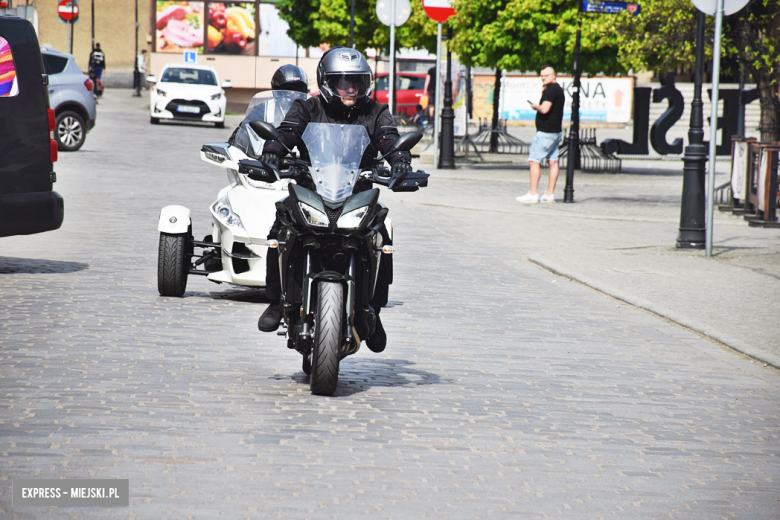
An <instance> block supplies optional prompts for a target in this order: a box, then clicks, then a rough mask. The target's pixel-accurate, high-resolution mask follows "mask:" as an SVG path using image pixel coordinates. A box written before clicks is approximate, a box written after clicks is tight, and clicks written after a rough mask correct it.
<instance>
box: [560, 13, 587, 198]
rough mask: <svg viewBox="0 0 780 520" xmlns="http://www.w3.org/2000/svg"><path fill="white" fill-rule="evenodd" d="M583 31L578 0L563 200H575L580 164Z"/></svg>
mask: <svg viewBox="0 0 780 520" xmlns="http://www.w3.org/2000/svg"><path fill="white" fill-rule="evenodd" d="M581 33H582V0H578V1H577V40H576V41H575V43H574V87H572V90H573V91H574V92H573V95H572V99H571V128H570V129H569V151H568V156H567V158H566V187H564V188H563V202H574V167H575V166H579V164H580V34H581Z"/></svg>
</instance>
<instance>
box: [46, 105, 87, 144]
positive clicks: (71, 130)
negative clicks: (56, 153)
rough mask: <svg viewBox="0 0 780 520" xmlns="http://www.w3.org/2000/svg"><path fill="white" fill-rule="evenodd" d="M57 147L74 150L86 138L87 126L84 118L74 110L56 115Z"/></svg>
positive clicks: (55, 134)
mask: <svg viewBox="0 0 780 520" xmlns="http://www.w3.org/2000/svg"><path fill="white" fill-rule="evenodd" d="M56 129H57V131H56V132H55V133H54V136H55V137H56V139H57V149H58V150H60V151H64V152H75V151H76V150H78V149H79V148H81V146H82V145H83V144H84V141H85V140H86V139H87V127H86V125H84V119H82V117H81V116H80V115H78V114H77V113H76V112H71V111H65V112H63V113H61V114H60V115H58V116H57V126H56Z"/></svg>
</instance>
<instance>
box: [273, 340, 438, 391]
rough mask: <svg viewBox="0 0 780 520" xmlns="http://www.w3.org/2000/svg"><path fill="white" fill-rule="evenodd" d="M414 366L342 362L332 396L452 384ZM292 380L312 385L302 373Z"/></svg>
mask: <svg viewBox="0 0 780 520" xmlns="http://www.w3.org/2000/svg"><path fill="white" fill-rule="evenodd" d="M362 348H364V347H361V349H362ZM414 364H415V363H412V362H411V361H406V360H403V359H376V360H368V359H355V360H354V361H351V360H350V359H349V358H346V359H342V360H341V363H339V386H338V388H337V389H336V392H335V393H334V394H333V396H332V397H349V396H351V395H355V394H358V393H360V392H365V391H366V390H368V389H370V388H373V387H380V388H382V387H384V388H390V387H398V386H423V385H438V384H451V383H452V382H453V381H452V380H451V379H446V378H442V377H440V376H439V375H438V374H434V373H432V372H427V371H425V370H419V369H416V368H412V365H414ZM275 378H278V376H275ZM290 379H291V380H292V381H295V382H297V383H300V384H302V385H306V386H307V387H308V386H309V376H307V375H306V374H304V373H303V372H296V373H295V374H293V375H291V376H290Z"/></svg>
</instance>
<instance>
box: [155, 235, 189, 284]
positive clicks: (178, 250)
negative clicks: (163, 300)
mask: <svg viewBox="0 0 780 520" xmlns="http://www.w3.org/2000/svg"><path fill="white" fill-rule="evenodd" d="M188 263H189V262H188V258H187V235H186V234H185V233H175V234H169V233H160V246H159V252H158V258H157V290H158V291H159V293H160V295H161V296H183V295H184V291H185V290H186V289H187V275H188V274H189V273H188V271H189V269H188V265H187V264H188Z"/></svg>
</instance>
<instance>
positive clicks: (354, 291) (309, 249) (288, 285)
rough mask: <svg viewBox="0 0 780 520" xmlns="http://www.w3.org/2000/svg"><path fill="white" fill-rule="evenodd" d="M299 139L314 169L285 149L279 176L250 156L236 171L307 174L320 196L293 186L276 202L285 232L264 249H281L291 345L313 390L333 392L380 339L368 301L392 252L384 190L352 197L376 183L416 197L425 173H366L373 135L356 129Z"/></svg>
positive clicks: (262, 126) (265, 130)
mask: <svg viewBox="0 0 780 520" xmlns="http://www.w3.org/2000/svg"><path fill="white" fill-rule="evenodd" d="M250 125H251V126H252V129H253V130H254V131H255V132H256V133H257V135H258V136H260V137H262V138H263V139H266V140H278V137H279V133H278V131H277V130H276V128H274V127H273V126H272V125H269V124H267V123H264V122H260V121H253V122H252V123H250ZM421 138H422V134H421V133H419V132H410V133H408V134H404V135H403V136H401V137H400V138H399V139H398V141H397V142H396V143H395V146H394V150H393V151H408V150H411V149H412V147H413V146H414V145H415V144H417V142H418V141H419V140H420V139H421ZM303 141H304V144H305V145H306V149H307V150H308V152H309V157H310V162H305V161H302V160H301V159H298V158H296V156H295V155H294V154H293V153H292V152H291V151H290V150H288V152H290V158H285V159H283V161H282V163H281V167H280V168H279V169H277V168H275V167H274V166H272V165H269V164H266V163H264V162H262V161H254V160H251V159H244V160H241V161H239V171H240V172H242V173H246V174H247V175H249V177H250V178H253V179H256V180H260V181H264V182H275V181H277V180H279V179H281V178H294V179H295V178H298V179H300V178H302V177H303V176H305V175H310V177H311V181H312V185H313V187H314V189H307V188H304V187H303V186H301V185H300V184H293V183H290V185H289V196H287V197H286V198H284V199H283V200H281V201H279V202H277V203H276V210H277V215H278V218H279V220H280V221H281V223H282V228H281V230H280V231H279V234H278V240H269V241H268V245H269V247H277V248H278V252H279V270H280V275H281V282H282V293H283V301H282V304H283V310H284V323H285V326H286V336H287V346H288V347H289V348H291V349H295V350H297V351H298V352H299V353H301V354H302V355H303V371H304V372H305V373H306V374H308V375H309V376H310V385H311V391H312V393H313V394H316V395H331V394H333V392H335V391H336V386H337V385H338V375H339V361H340V360H341V359H343V358H345V357H346V356H349V355H351V354H354V353H355V352H357V351H358V349H359V348H360V344H361V341H362V340H363V339H365V338H368V337H370V336H371V334H373V332H374V326H375V324H376V314H375V310H374V309H373V308H372V307H371V306H370V305H369V302H370V301H371V298H372V297H373V295H374V289H375V284H376V280H377V274H378V272H379V266H380V263H381V262H382V255H383V254H392V253H393V248H392V246H390V245H389V244H386V243H385V241H384V239H383V237H382V232H381V230H382V227H383V224H384V221H385V218H386V217H387V212H388V210H387V208H386V207H384V206H383V205H382V204H380V203H379V190H378V189H377V188H371V189H368V190H366V191H361V192H358V193H354V194H353V190H354V188H355V184H356V183H357V182H358V181H370V182H372V183H374V184H380V185H383V186H387V187H388V188H389V189H391V190H393V191H417V190H418V189H420V188H423V187H425V186H427V185H428V174H427V173H425V172H422V171H411V172H405V173H402V174H398V175H391V173H390V171H389V170H388V169H387V168H385V167H383V166H382V160H383V158H377V159H376V160H375V161H374V165H373V168H372V169H371V171H362V172H361V170H360V168H359V165H360V160H361V158H362V157H363V153H364V152H365V150H366V147H367V146H368V144H369V137H368V134H367V133H366V130H365V128H364V127H363V126H360V125H339V124H324V123H309V125H308V126H307V127H306V130H305V131H304V133H303ZM281 334H284V332H282V333H281Z"/></svg>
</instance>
